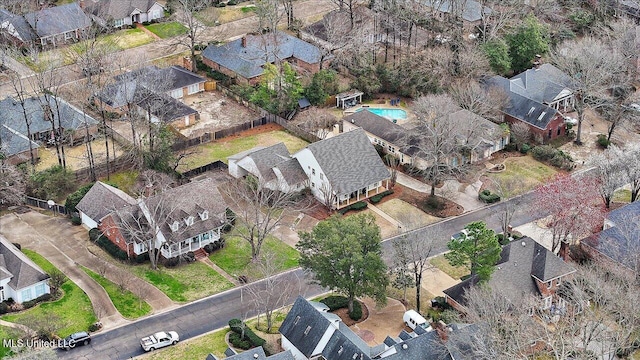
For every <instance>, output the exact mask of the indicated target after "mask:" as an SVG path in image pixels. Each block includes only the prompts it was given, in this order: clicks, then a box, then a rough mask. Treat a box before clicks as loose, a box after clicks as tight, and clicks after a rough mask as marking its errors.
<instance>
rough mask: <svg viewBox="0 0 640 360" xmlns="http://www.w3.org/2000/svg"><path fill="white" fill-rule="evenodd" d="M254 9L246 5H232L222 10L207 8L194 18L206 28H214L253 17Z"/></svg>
mask: <svg viewBox="0 0 640 360" xmlns="http://www.w3.org/2000/svg"><path fill="white" fill-rule="evenodd" d="M254 11H255V7H253V6H247V5H233V6H225V7H222V8H216V7H208V8H206V9H204V10H202V11H200V12H198V13H197V14H196V18H197V19H198V20H200V21H201V22H202V23H203V24H205V25H207V26H216V21H218V24H224V23H228V22H231V21H236V20H240V19H244V18H246V17H249V16H252V15H254V14H253V12H254Z"/></svg>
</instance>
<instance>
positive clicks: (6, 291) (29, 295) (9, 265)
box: [0, 235, 51, 303]
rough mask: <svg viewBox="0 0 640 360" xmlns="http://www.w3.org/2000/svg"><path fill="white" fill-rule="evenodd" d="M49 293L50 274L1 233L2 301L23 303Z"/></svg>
mask: <svg viewBox="0 0 640 360" xmlns="http://www.w3.org/2000/svg"><path fill="white" fill-rule="evenodd" d="M49 293H51V289H50V288H49V275H48V274H47V273H46V272H44V270H42V268H40V266H38V265H37V264H36V263H34V262H33V261H32V260H31V259H29V258H28V257H27V256H26V255H25V254H23V253H22V251H20V249H18V248H17V247H16V246H15V245H13V244H12V243H11V242H10V241H9V240H7V239H6V238H5V237H4V236H2V235H0V301H5V300H7V299H9V298H12V299H13V300H14V301H15V302H17V303H22V302H25V301H29V300H33V299H35V298H37V297H40V296H42V295H44V294H49Z"/></svg>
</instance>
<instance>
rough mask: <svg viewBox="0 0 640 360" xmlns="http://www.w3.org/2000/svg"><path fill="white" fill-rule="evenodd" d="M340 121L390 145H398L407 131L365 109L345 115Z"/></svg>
mask: <svg viewBox="0 0 640 360" xmlns="http://www.w3.org/2000/svg"><path fill="white" fill-rule="evenodd" d="M342 120H343V121H348V122H350V123H352V124H354V125H356V126H359V127H361V128H362V129H364V131H366V132H368V133H370V134H372V135H375V136H377V137H379V138H380V139H382V140H384V141H387V142H390V143H392V144H399V143H400V140H401V139H402V138H403V137H404V136H405V133H406V131H407V130H406V129H405V128H403V127H402V126H400V125H398V124H395V123H394V122H393V121H389V119H386V118H384V117H382V116H379V115H376V114H374V113H372V112H371V111H369V110H366V109H365V110H362V111H358V112H355V113H353V114H351V115H347V116H345V117H344V118H343V119H342Z"/></svg>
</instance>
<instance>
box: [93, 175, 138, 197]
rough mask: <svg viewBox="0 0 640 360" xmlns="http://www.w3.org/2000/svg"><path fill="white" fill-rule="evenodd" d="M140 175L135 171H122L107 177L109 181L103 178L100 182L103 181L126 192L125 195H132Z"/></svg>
mask: <svg viewBox="0 0 640 360" xmlns="http://www.w3.org/2000/svg"><path fill="white" fill-rule="evenodd" d="M139 174H140V173H139V172H138V171H137V170H123V171H119V172H117V173H115V174H111V175H110V176H109V180H108V181H107V178H106V177H104V178H102V179H100V181H105V182H108V183H110V184H114V185H117V186H118V189H120V190H122V191H124V192H126V193H127V194H129V195H131V194H133V188H134V186H135V185H136V180H137V179H138V175H139Z"/></svg>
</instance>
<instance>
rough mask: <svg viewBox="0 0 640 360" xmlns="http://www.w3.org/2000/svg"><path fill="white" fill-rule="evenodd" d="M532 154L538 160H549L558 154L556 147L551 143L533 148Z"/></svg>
mask: <svg viewBox="0 0 640 360" xmlns="http://www.w3.org/2000/svg"><path fill="white" fill-rule="evenodd" d="M531 155H533V158H534V159H536V160H540V161H548V160H551V159H552V158H553V157H554V156H555V155H556V149H554V148H553V147H551V146H549V145H540V146H536V147H534V148H533V149H531Z"/></svg>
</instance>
